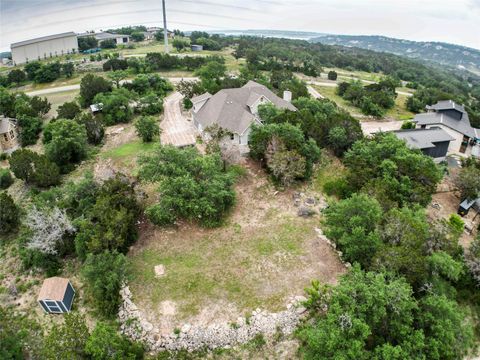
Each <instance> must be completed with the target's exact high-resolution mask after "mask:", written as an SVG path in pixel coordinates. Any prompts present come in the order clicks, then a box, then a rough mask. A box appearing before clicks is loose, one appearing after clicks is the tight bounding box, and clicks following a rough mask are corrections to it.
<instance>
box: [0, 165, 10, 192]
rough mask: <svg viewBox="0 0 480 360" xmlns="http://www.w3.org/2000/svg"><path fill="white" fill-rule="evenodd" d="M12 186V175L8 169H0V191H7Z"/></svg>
mask: <svg viewBox="0 0 480 360" xmlns="http://www.w3.org/2000/svg"><path fill="white" fill-rule="evenodd" d="M12 184H13V178H12V174H11V173H10V170H8V169H0V189H8V188H9V187H10V185H12Z"/></svg>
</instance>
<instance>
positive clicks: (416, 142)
mask: <svg viewBox="0 0 480 360" xmlns="http://www.w3.org/2000/svg"><path fill="white" fill-rule="evenodd" d="M393 133H394V134H395V135H396V136H397V137H398V138H399V139H402V140H405V141H406V142H407V145H408V146H409V147H411V148H414V149H428V148H433V147H435V143H439V142H444V141H452V140H455V138H454V137H453V136H450V135H449V134H448V133H447V132H446V131H445V130H443V129H440V128H435V127H434V128H430V129H409V130H397V131H394V132H393Z"/></svg>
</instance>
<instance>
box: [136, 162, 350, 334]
mask: <svg viewBox="0 0 480 360" xmlns="http://www.w3.org/2000/svg"><path fill="white" fill-rule="evenodd" d="M236 191H237V205H236V206H235V209H234V210H233V211H232V213H231V214H230V216H229V217H228V219H227V220H226V222H225V224H224V225H223V226H222V227H220V228H216V229H202V228H199V227H198V226H196V225H194V224H185V223H182V224H181V225H180V226H179V227H178V228H157V227H153V226H152V225H145V227H143V228H142V231H141V236H140V239H139V241H138V242H137V243H136V244H135V245H134V247H133V249H132V250H131V251H130V253H129V258H130V262H131V267H130V281H129V284H130V288H131V290H132V293H133V295H134V301H135V303H136V304H137V305H138V306H139V307H140V308H141V309H142V310H143V311H144V312H145V313H146V314H148V316H149V318H150V320H152V321H154V322H155V321H157V320H158V319H159V318H160V317H162V320H161V321H166V320H165V317H164V316H163V315H164V313H163V310H162V306H163V305H162V304H165V303H166V302H168V303H174V304H175V309H176V311H175V314H174V320H173V322H172V325H171V326H175V325H178V324H180V323H181V322H182V321H185V320H187V319H188V321H202V319H203V320H205V318H208V320H209V321H217V322H218V321H220V320H224V321H234V320H235V319H236V318H237V317H238V316H245V315H247V314H249V313H251V312H252V311H253V310H255V309H256V308H258V307H261V308H262V309H266V310H269V311H279V310H282V309H284V308H285V305H286V302H287V301H288V299H289V298H290V297H291V296H294V295H302V294H303V293H304V288H305V287H307V286H308V285H309V284H310V281H311V280H312V279H319V280H320V281H322V282H328V283H333V282H335V280H336V277H337V275H338V274H339V273H341V272H343V271H344V270H343V265H342V264H341V263H340V262H339V260H338V258H337V256H336V254H335V253H334V252H333V251H332V249H331V248H330V247H329V246H328V245H327V244H325V243H323V242H321V241H319V240H318V238H317V236H316V232H315V227H316V226H318V224H319V215H316V216H314V217H312V218H309V219H304V218H300V217H298V216H297V214H296V212H297V208H296V207H294V205H293V201H292V194H291V193H278V194H277V193H276V192H275V189H274V188H273V187H272V186H271V185H270V184H269V183H268V181H267V178H266V176H265V175H264V174H263V172H261V170H260V171H258V172H257V173H253V172H252V170H251V169H249V171H248V173H247V175H245V178H244V179H243V180H241V181H240V184H238V185H237V187H236ZM160 264H162V265H164V266H165V275H163V276H162V277H160V278H157V277H156V276H155V274H154V267H155V266H156V265H160ZM199 318H200V320H199ZM208 320H207V321H208Z"/></svg>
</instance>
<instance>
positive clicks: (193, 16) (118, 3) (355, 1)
mask: <svg viewBox="0 0 480 360" xmlns="http://www.w3.org/2000/svg"><path fill="white" fill-rule="evenodd" d="M166 4H167V18H168V22H169V26H168V27H169V28H170V29H171V28H178V29H180V30H184V31H189V30H246V29H272V30H296V31H313V32H320V33H330V34H346V35H384V36H390V37H396V38H401V39H409V40H417V41H443V42H448V43H454V44H459V45H464V46H468V47H473V48H476V49H480V0H289V1H287V0H242V1H233V0H166ZM139 24H145V25H147V26H158V25H161V24H162V2H161V0H83V1H81V0H80V1H79V0H75V1H74V0H0V51H7V50H9V48H10V44H11V43H13V42H17V41H23V40H28V39H32V38H36V37H40V36H45V35H51V34H57V33H62V32H67V31H75V32H84V31H87V30H101V29H103V30H106V29H108V28H114V27H120V26H126V25H139Z"/></svg>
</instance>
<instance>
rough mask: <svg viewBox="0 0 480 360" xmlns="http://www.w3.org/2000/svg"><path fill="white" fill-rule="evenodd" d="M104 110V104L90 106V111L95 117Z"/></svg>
mask: <svg viewBox="0 0 480 360" xmlns="http://www.w3.org/2000/svg"><path fill="white" fill-rule="evenodd" d="M102 110H103V103H98V104H92V105H90V111H91V112H92V114H93V115H96V114H98V113H99V112H101V111H102Z"/></svg>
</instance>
